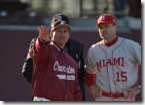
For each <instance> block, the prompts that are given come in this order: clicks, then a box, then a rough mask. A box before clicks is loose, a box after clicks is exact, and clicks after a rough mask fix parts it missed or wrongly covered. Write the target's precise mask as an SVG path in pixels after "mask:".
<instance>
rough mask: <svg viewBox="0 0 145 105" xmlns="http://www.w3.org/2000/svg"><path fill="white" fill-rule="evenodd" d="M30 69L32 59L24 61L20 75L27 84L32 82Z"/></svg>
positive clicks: (31, 67)
mask: <svg viewBox="0 0 145 105" xmlns="http://www.w3.org/2000/svg"><path fill="white" fill-rule="evenodd" d="M32 69H33V60H32V58H28V59H26V61H25V62H24V64H23V68H22V74H23V76H24V78H25V79H26V81H27V82H29V83H31V81H32Z"/></svg>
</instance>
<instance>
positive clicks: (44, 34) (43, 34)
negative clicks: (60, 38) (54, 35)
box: [37, 25, 49, 41]
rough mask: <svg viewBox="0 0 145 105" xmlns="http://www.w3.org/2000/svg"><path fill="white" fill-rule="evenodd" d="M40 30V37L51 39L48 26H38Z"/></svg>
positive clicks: (46, 39)
mask: <svg viewBox="0 0 145 105" xmlns="http://www.w3.org/2000/svg"><path fill="white" fill-rule="evenodd" d="M37 30H38V32H39V36H38V37H39V38H40V39H43V40H45V41H49V30H48V28H47V27H46V26H44V25H42V26H40V27H38V28H37Z"/></svg>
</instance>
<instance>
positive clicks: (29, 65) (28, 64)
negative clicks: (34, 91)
mask: <svg viewBox="0 0 145 105" xmlns="http://www.w3.org/2000/svg"><path fill="white" fill-rule="evenodd" d="M35 41H36V38H33V39H32V41H31V43H30V45H29V51H28V53H29V52H30V51H31V50H32V48H33V45H34V42H35ZM27 55H28V54H27ZM32 70H33V59H32V58H30V57H29V58H26V60H25V61H24V64H23V68H22V75H23V77H24V78H25V80H26V81H27V82H29V83H31V81H32Z"/></svg>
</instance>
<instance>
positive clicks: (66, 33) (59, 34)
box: [52, 26, 70, 47]
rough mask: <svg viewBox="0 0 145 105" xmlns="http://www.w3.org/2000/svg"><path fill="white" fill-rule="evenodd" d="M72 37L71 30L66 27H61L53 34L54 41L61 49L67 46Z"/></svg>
mask: <svg viewBox="0 0 145 105" xmlns="http://www.w3.org/2000/svg"><path fill="white" fill-rule="evenodd" d="M69 37H70V30H69V28H68V27H66V26H61V27H59V28H57V29H56V30H55V31H54V32H53V36H52V40H54V42H55V43H56V44H58V45H59V46H60V47H61V46H63V47H64V46H65V44H66V43H67V41H68V40H69Z"/></svg>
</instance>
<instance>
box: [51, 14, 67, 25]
mask: <svg viewBox="0 0 145 105" xmlns="http://www.w3.org/2000/svg"><path fill="white" fill-rule="evenodd" d="M58 20H61V21H65V23H66V24H69V19H68V17H67V16H66V15H64V14H61V13H59V14H56V15H54V16H53V18H52V21H51V23H54V22H55V21H58Z"/></svg>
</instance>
